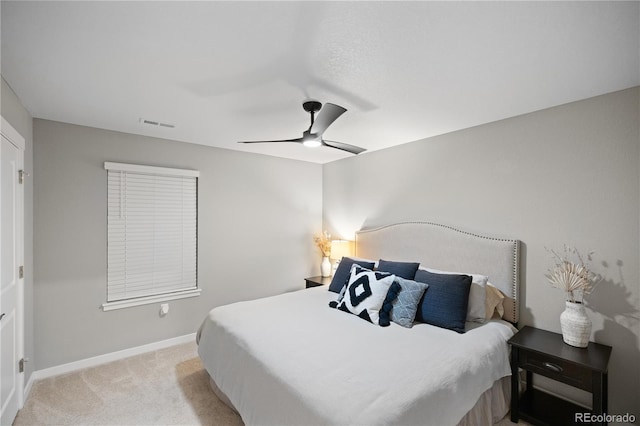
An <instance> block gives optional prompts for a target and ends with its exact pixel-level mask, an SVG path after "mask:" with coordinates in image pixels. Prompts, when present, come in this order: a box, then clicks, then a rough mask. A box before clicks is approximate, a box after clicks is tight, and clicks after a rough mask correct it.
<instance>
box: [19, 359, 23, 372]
mask: <svg viewBox="0 0 640 426" xmlns="http://www.w3.org/2000/svg"><path fill="white" fill-rule="evenodd" d="M18 372H19V373H24V358H22V359H21V360H20V361H18Z"/></svg>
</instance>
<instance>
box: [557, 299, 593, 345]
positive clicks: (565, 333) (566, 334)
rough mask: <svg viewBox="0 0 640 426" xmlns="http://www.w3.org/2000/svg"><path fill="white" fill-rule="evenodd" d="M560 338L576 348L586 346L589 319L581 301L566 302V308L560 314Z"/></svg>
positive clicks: (588, 334) (589, 326) (589, 333)
mask: <svg viewBox="0 0 640 426" xmlns="http://www.w3.org/2000/svg"><path fill="white" fill-rule="evenodd" d="M560 328H562V340H564V342H565V343H566V344H568V345H571V346H575V347H577V348H586V347H587V345H588V344H589V337H590V336H591V320H590V319H589V317H588V316H587V313H586V311H585V309H584V305H583V304H582V303H574V302H566V308H565V310H564V311H563V312H562V314H560Z"/></svg>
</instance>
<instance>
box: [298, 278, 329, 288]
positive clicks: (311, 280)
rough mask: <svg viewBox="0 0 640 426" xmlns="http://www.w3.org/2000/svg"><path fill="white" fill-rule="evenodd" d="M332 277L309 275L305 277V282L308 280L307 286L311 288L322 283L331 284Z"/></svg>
mask: <svg viewBox="0 0 640 426" xmlns="http://www.w3.org/2000/svg"><path fill="white" fill-rule="evenodd" d="M331 278H332V277H319V276H318V277H309V278H305V279H304V280H305V282H306V287H305V288H311V287H318V286H320V285H329V284H331Z"/></svg>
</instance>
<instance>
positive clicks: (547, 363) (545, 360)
mask: <svg viewBox="0 0 640 426" xmlns="http://www.w3.org/2000/svg"><path fill="white" fill-rule="evenodd" d="M520 366H521V367H522V368H525V369H527V370H530V371H532V372H534V373H537V374H540V375H542V376H546V377H549V378H551V379H554V380H557V381H559V382H563V383H566V384H568V385H571V386H574V387H576V388H580V389H583V390H586V391H588V392H591V391H592V388H593V380H592V372H591V370H590V369H588V368H586V367H581V366H579V365H576V364H573V363H570V362H567V361H564V360H561V359H557V358H553V357H550V356H548V355H543V354H538V353H535V352H528V351H521V352H520Z"/></svg>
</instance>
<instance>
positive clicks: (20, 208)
mask: <svg viewBox="0 0 640 426" xmlns="http://www.w3.org/2000/svg"><path fill="white" fill-rule="evenodd" d="M0 118H1V119H2V122H1V123H2V124H1V126H0V134H1V135H2V136H4V137H5V138H7V139H8V140H9V142H11V144H12V145H14V146H15V147H16V148H18V170H24V151H25V148H26V143H25V139H24V137H23V136H22V135H21V134H20V133H19V132H18V131H17V130H16V129H14V127H13V126H12V125H11V124H9V122H8V121H7V120H6V119H5V118H4V117H2V116H0ZM16 202H17V206H16V221H17V223H16V227H17V240H18V241H17V244H18V259H17V260H18V265H23V266H24V245H25V244H24V181H23V183H22V184H21V185H19V189H18V191H17V199H16ZM24 282H25V279H24V276H23V277H22V278H18V283H17V289H16V290H17V291H16V294H17V297H16V299H17V300H16V351H17V353H16V359H17V360H18V361H20V360H21V359H23V358H24ZM16 371H17V372H18V373H17V376H18V377H16V393H17V398H18V410H20V409H21V408H22V407H23V405H24V376H25V374H24V372H20V370H19V369H16Z"/></svg>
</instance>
